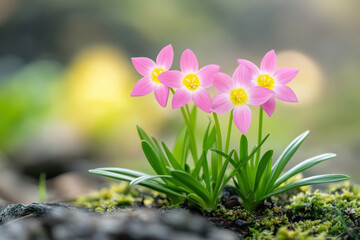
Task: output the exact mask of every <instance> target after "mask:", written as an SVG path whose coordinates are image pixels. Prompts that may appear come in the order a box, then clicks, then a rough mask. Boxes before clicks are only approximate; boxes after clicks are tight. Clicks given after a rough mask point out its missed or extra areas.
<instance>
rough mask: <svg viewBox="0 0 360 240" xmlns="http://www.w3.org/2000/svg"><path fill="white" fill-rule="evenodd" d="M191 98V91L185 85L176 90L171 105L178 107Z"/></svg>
mask: <svg viewBox="0 0 360 240" xmlns="http://www.w3.org/2000/svg"><path fill="white" fill-rule="evenodd" d="M190 100H191V93H190V92H189V90H187V89H186V88H185V87H182V88H179V89H177V90H176V92H175V94H174V97H173V100H172V107H173V108H174V109H175V108H179V107H182V106H184V105H185V104H187V103H188V102H189V101H190Z"/></svg>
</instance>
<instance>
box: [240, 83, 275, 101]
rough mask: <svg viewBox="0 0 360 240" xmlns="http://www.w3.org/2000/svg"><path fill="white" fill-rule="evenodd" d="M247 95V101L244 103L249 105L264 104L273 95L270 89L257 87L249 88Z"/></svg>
mask: <svg viewBox="0 0 360 240" xmlns="http://www.w3.org/2000/svg"><path fill="white" fill-rule="evenodd" d="M247 93H248V100H247V102H246V103H247V104H249V105H261V104H264V103H265V102H266V101H267V100H269V99H270V98H271V97H272V96H273V95H274V92H273V91H271V90H270V89H267V88H264V87H259V86H256V87H252V88H250V89H249V90H248V91H247Z"/></svg>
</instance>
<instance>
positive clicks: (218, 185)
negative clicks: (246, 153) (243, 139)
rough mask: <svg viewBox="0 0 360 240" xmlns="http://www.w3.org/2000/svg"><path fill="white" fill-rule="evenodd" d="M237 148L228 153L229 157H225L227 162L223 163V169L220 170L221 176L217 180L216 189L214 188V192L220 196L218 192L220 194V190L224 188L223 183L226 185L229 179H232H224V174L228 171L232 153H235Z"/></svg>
mask: <svg viewBox="0 0 360 240" xmlns="http://www.w3.org/2000/svg"><path fill="white" fill-rule="evenodd" d="M234 152H235V150H232V151H231V152H230V154H229V155H228V157H227V158H226V159H225V162H224V164H223V165H222V167H221V170H220V173H219V177H218V178H217V182H216V186H215V189H214V193H215V196H218V194H220V191H221V190H222V187H221V186H223V185H225V184H226V183H227V181H229V180H230V179H224V176H225V172H226V169H227V166H228V164H229V162H230V160H231V159H232V158H231V157H232V155H233V154H234Z"/></svg>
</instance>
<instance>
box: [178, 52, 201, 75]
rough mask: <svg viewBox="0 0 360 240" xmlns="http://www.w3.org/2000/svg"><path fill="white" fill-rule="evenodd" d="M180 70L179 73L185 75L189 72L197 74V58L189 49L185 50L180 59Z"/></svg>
mask: <svg viewBox="0 0 360 240" xmlns="http://www.w3.org/2000/svg"><path fill="white" fill-rule="evenodd" d="M180 68H181V71H183V72H185V73H189V72H192V73H194V72H197V70H198V69H199V64H198V61H197V58H196V56H195V54H194V53H193V52H192V51H191V50H190V49H186V50H185V51H184V52H183V53H182V55H181V59H180Z"/></svg>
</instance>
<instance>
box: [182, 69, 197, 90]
mask: <svg viewBox="0 0 360 240" xmlns="http://www.w3.org/2000/svg"><path fill="white" fill-rule="evenodd" d="M182 82H183V84H184V86H185V87H186V88H187V89H189V90H190V91H195V90H196V89H197V88H198V87H199V86H200V79H199V77H198V76H196V74H193V73H189V74H187V75H186V76H185V77H184V79H183V81H182Z"/></svg>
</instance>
